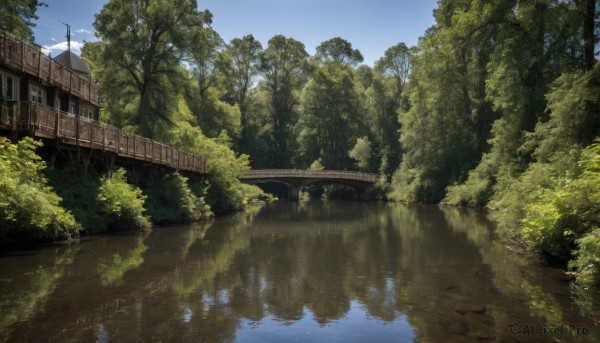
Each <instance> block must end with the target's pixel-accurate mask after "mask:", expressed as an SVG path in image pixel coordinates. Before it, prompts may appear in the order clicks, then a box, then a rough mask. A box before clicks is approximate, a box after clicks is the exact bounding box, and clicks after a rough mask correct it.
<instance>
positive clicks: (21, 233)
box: [0, 137, 80, 246]
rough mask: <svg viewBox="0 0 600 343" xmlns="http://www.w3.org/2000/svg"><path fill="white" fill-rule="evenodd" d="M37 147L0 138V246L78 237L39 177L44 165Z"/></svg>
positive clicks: (67, 215) (76, 228) (33, 143)
mask: <svg viewBox="0 0 600 343" xmlns="http://www.w3.org/2000/svg"><path fill="white" fill-rule="evenodd" d="M40 145H41V143H38V142H36V141H34V140H33V139H31V138H24V139H23V140H21V141H20V142H19V143H17V144H12V143H11V142H10V141H9V140H8V139H6V138H4V137H0V246H2V245H7V244H11V243H18V242H24V241H37V240H53V239H59V238H72V237H76V236H78V235H79V230H80V226H79V225H78V224H77V222H76V221H75V218H74V217H73V215H72V214H71V213H69V212H67V211H65V210H64V209H63V208H62V207H61V206H60V201H61V198H60V197H59V196H58V195H57V194H56V193H55V192H54V190H53V189H52V188H51V187H49V186H48V184H47V179H46V178H45V177H44V175H43V174H42V171H43V169H44V168H46V164H45V162H44V161H42V159H41V158H40V157H39V156H38V155H37V154H36V153H35V149H36V148H37V147H38V146H40Z"/></svg>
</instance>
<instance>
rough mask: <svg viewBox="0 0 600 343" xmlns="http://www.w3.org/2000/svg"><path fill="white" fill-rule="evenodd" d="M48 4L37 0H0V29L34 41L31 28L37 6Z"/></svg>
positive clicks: (33, 25) (33, 24)
mask: <svg viewBox="0 0 600 343" xmlns="http://www.w3.org/2000/svg"><path fill="white" fill-rule="evenodd" d="M41 6H48V5H47V4H46V3H44V2H42V1H39V0H2V1H0V13H2V15H0V31H6V32H10V33H12V34H13V35H15V36H16V37H17V38H20V39H25V40H28V41H30V42H33V41H34V37H33V30H32V28H34V27H35V23H33V22H32V20H36V19H37V18H38V16H37V14H36V12H37V9H38V7H41Z"/></svg>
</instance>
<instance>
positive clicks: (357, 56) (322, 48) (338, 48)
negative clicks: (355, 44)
mask: <svg viewBox="0 0 600 343" xmlns="http://www.w3.org/2000/svg"><path fill="white" fill-rule="evenodd" d="M317 57H318V58H320V59H321V60H322V61H324V60H329V61H332V62H334V63H344V64H348V65H351V66H355V65H357V64H358V63H361V62H362V61H363V60H364V58H363V55H362V54H361V53H360V51H359V50H358V49H352V43H350V42H348V41H347V40H345V39H343V38H340V37H335V38H332V39H330V40H327V41H325V42H323V43H321V44H319V46H318V47H317Z"/></svg>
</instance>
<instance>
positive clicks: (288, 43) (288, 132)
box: [260, 35, 308, 167]
mask: <svg viewBox="0 0 600 343" xmlns="http://www.w3.org/2000/svg"><path fill="white" fill-rule="evenodd" d="M307 57H308V54H307V53H306V51H305V50H304V44H302V43H301V42H299V41H297V40H295V39H293V38H286V37H285V36H282V35H276V36H274V37H273V38H271V39H270V40H269V44H268V47H267V48H266V49H265V50H263V51H262V52H261V53H260V71H261V73H262V76H263V77H264V81H263V82H264V87H265V88H266V89H267V91H268V93H269V97H270V99H269V100H270V101H269V108H268V113H269V124H270V125H271V132H270V143H271V144H270V147H271V151H269V152H268V154H269V155H270V158H271V162H272V165H273V167H289V166H291V165H292V160H293V157H294V154H295V152H294V151H293V144H292V143H293V142H294V141H295V137H294V134H293V132H292V128H293V126H294V124H295V122H296V120H297V110H296V105H297V102H298V96H297V94H295V92H294V91H295V90H296V89H298V88H299V85H300V84H302V83H303V81H304V79H303V78H302V76H303V73H304V71H305V69H306V59H307Z"/></svg>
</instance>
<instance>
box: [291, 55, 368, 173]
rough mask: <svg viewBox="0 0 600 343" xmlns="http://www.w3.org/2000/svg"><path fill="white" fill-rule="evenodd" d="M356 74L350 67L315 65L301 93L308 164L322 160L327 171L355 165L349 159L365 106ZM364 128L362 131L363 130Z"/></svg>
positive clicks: (303, 142) (330, 63)
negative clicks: (360, 97) (318, 159)
mask: <svg viewBox="0 0 600 343" xmlns="http://www.w3.org/2000/svg"><path fill="white" fill-rule="evenodd" d="M358 93H359V92H358V90H357V89H356V83H355V80H354V71H353V70H352V69H351V68H350V67H349V66H347V65H345V64H343V63H340V62H334V61H326V62H325V63H324V64H323V65H322V66H316V67H315V70H314V71H313V75H312V79H311V80H310V81H309V82H308V83H307V84H306V86H305V87H304V89H303V91H302V102H301V104H302V116H301V121H300V123H299V127H300V128H301V133H300V143H301V147H302V155H303V159H304V160H305V161H313V160H315V159H317V158H320V159H321V162H322V163H323V165H325V166H326V167H327V168H328V169H345V168H346V167H350V166H352V160H351V159H350V158H349V156H348V151H350V150H351V149H352V147H353V145H354V142H355V139H356V137H357V136H359V134H361V133H364V130H365V129H366V128H365V127H364V126H361V125H360V123H362V122H363V120H361V108H362V104H361V103H360V99H359V96H358ZM361 129H362V130H361Z"/></svg>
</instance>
